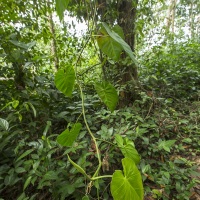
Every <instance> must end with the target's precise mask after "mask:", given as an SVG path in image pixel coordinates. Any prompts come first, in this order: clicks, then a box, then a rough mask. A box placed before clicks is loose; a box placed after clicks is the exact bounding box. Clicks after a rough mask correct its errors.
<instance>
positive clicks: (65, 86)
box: [55, 66, 75, 97]
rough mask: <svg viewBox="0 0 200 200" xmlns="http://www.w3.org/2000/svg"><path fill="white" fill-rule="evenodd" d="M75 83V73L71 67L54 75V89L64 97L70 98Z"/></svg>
mask: <svg viewBox="0 0 200 200" xmlns="http://www.w3.org/2000/svg"><path fill="white" fill-rule="evenodd" d="M74 83H75V71H74V68H73V67H72V66H67V67H66V68H65V69H60V70H58V71H57V73H56V75H55V85H56V87H57V88H58V89H59V90H60V91H61V92H62V93H63V94H65V95H66V96H68V97H71V96H72V91H73V88H74Z"/></svg>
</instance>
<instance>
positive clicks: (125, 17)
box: [118, 0, 138, 107]
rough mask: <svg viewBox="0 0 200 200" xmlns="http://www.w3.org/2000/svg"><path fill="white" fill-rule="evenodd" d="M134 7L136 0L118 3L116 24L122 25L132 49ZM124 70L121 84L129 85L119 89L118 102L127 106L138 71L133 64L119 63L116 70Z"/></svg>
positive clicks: (134, 19) (125, 0) (130, 100)
mask: <svg viewBox="0 0 200 200" xmlns="http://www.w3.org/2000/svg"><path fill="white" fill-rule="evenodd" d="M136 8H137V1H135V2H134V3H133V1H132V0H123V1H121V3H120V5H119V10H118V11H119V17H118V24H119V26H121V27H122V29H123V31H124V36H125V41H126V42H127V44H128V45H129V46H130V47H131V49H132V50H133V51H134V46H135V21H136ZM125 57H126V55H125V54H123V55H122V58H125ZM122 69H125V70H124V73H122V77H121V81H120V84H121V85H127V83H129V87H128V86H126V88H125V89H124V90H123V91H121V93H120V102H119V106H120V107H124V106H128V105H129V104H130V103H132V101H133V94H134V91H133V90H134V87H135V86H137V84H138V72H137V66H136V65H135V64H131V65H128V66H127V65H125V66H124V65H123V66H122V65H121V64H120V65H119V66H118V70H119V74H120V72H121V71H122Z"/></svg>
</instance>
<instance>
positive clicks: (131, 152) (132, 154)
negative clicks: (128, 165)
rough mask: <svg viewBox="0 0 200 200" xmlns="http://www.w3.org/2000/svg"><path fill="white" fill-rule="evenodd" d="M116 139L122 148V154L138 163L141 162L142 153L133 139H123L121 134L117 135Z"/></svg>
mask: <svg viewBox="0 0 200 200" xmlns="http://www.w3.org/2000/svg"><path fill="white" fill-rule="evenodd" d="M115 141H116V142H117V146H118V147H119V148H120V150H121V152H122V154H123V155H124V157H125V158H130V159H132V160H133V161H134V163H135V164H136V165H137V164H138V163H139V162H140V155H139V154H138V152H137V150H136V149H135V147H134V144H133V142H132V141H130V140H127V141H126V139H123V138H122V136H121V135H119V134H116V135H115Z"/></svg>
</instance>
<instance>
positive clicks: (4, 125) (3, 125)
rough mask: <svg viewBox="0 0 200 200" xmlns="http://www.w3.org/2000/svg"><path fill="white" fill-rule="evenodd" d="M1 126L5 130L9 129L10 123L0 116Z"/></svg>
mask: <svg viewBox="0 0 200 200" xmlns="http://www.w3.org/2000/svg"><path fill="white" fill-rule="evenodd" d="M0 126H1V127H2V128H3V129H4V130H5V131H7V130H8V128H9V123H8V122H7V121H6V120H5V119H2V118H0Z"/></svg>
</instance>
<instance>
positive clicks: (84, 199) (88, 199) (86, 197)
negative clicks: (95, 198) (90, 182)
mask: <svg viewBox="0 0 200 200" xmlns="http://www.w3.org/2000/svg"><path fill="white" fill-rule="evenodd" d="M82 200H90V198H89V197H88V195H85V196H84V197H83V198H82Z"/></svg>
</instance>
